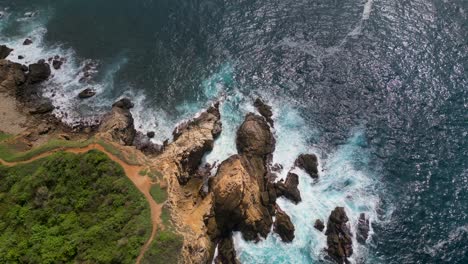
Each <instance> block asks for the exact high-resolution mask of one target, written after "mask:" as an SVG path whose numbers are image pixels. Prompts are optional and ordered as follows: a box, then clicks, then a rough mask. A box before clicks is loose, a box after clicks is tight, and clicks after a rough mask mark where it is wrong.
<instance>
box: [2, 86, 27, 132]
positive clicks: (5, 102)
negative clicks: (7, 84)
mask: <svg viewBox="0 0 468 264" xmlns="http://www.w3.org/2000/svg"><path fill="white" fill-rule="evenodd" d="M27 121H28V119H27V117H26V115H25V114H23V113H22V112H21V111H19V109H18V108H17V107H16V100H15V98H12V97H11V96H10V95H8V94H6V93H4V92H1V91H0V131H2V132H5V133H8V134H13V135H17V134H20V133H22V132H24V131H25V130H26V129H27V127H26V125H25V124H26V123H27Z"/></svg>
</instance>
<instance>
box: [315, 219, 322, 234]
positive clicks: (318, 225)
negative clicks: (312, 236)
mask: <svg viewBox="0 0 468 264" xmlns="http://www.w3.org/2000/svg"><path fill="white" fill-rule="evenodd" d="M314 227H315V229H317V230H318V231H320V232H322V231H323V229H325V225H324V224H323V222H322V220H320V219H317V220H315V224H314Z"/></svg>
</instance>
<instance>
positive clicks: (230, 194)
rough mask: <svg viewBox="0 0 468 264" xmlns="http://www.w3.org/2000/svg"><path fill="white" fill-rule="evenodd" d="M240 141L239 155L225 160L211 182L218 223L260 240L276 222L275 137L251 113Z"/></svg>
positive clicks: (223, 230) (223, 229)
mask: <svg viewBox="0 0 468 264" xmlns="http://www.w3.org/2000/svg"><path fill="white" fill-rule="evenodd" d="M236 143H237V150H238V152H239V155H234V156H232V157H230V158H229V159H227V160H225V161H224V162H222V163H221V165H220V166H219V168H218V172H217V173H216V176H215V177H213V178H212V181H211V183H210V189H211V190H212V192H213V196H214V201H215V204H214V211H215V216H216V222H217V224H218V228H219V230H220V232H221V233H222V234H223V233H229V232H231V231H233V230H239V231H241V233H242V235H243V237H244V238H245V239H246V240H258V239H259V236H262V237H266V236H267V235H268V233H269V232H270V229H271V225H272V223H273V219H272V215H274V204H275V201H274V200H273V201H272V200H271V199H270V197H271V195H270V192H269V190H270V189H271V190H272V189H273V184H272V183H271V182H270V181H269V179H268V175H269V173H268V164H269V160H270V159H271V154H272V153H273V151H274V148H275V139H274V137H273V134H272V133H271V131H270V127H269V126H268V124H267V122H266V121H265V119H264V118H263V117H261V116H257V115H254V114H248V115H247V116H246V117H245V120H244V122H243V123H242V125H241V126H240V128H239V130H238V131H237V139H236Z"/></svg>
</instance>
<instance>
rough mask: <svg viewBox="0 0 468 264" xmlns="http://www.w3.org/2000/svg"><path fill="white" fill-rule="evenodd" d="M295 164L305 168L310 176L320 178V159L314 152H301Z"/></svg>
mask: <svg viewBox="0 0 468 264" xmlns="http://www.w3.org/2000/svg"><path fill="white" fill-rule="evenodd" d="M294 165H296V166H297V167H299V168H301V169H303V170H305V171H306V172H307V173H308V174H309V175H310V177H312V178H314V179H316V178H318V160H317V156H316V155H314V154H301V155H299V157H297V159H296V161H295V163H294Z"/></svg>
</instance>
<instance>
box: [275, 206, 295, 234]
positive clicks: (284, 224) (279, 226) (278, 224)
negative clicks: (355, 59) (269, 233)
mask: <svg viewBox="0 0 468 264" xmlns="http://www.w3.org/2000/svg"><path fill="white" fill-rule="evenodd" d="M273 230H274V231H275V233H277V234H278V235H279V236H280V237H281V240H282V241H283V242H291V241H293V239H294V231H295V228H294V225H293V223H292V221H291V218H290V217H289V215H288V214H286V213H285V212H284V211H283V210H281V208H280V207H279V206H276V219H275V224H274V229H273Z"/></svg>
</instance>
